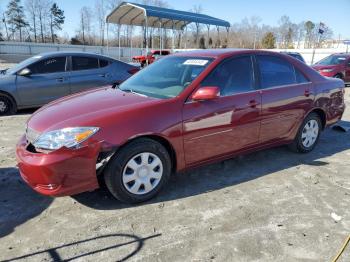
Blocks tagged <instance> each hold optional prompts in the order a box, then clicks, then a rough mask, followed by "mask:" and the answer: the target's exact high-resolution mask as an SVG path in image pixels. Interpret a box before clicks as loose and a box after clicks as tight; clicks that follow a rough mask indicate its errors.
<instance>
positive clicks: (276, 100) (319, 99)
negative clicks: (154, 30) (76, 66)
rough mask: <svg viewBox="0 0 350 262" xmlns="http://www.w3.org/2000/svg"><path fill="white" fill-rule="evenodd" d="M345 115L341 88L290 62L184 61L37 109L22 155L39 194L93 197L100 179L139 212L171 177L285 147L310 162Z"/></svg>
mask: <svg viewBox="0 0 350 262" xmlns="http://www.w3.org/2000/svg"><path fill="white" fill-rule="evenodd" d="M344 109H345V105H344V82H343V81H341V80H339V79H330V78H325V77H323V76H321V75H320V74H318V73H317V72H316V71H315V70H313V69H312V68H310V67H308V66H307V65H305V64H304V63H302V62H300V61H298V60H296V59H294V58H292V57H289V56H286V55H282V54H278V53H275V52H267V51H259V50H230V49H221V50H205V51H203V50H202V51H193V52H184V53H179V54H176V55H171V56H168V57H165V58H163V59H160V60H158V61H157V62H156V63H154V64H152V65H150V66H149V67H147V68H145V69H144V70H142V71H140V72H139V73H137V74H135V75H134V76H132V77H131V78H129V79H128V80H126V81H125V82H123V83H122V84H121V85H120V86H119V87H118V88H116V87H114V88H113V87H104V88H100V89H96V90H93V91H89V92H85V93H80V94H77V95H72V96H70V97H66V98H63V99H60V100H57V101H55V102H52V103H51V104H49V105H47V106H45V107H43V108H41V109H40V110H38V111H37V112H36V113H34V114H33V115H32V116H31V118H30V119H29V120H28V122H27V129H26V134H25V135H24V136H23V137H22V138H21V139H20V141H19V143H18V145H17V149H16V155H17V161H18V167H19V170H20V174H21V176H22V178H23V179H24V180H25V181H26V182H27V183H28V184H29V185H30V186H31V187H32V188H33V189H34V190H36V191H37V192H39V193H42V194H45V195H51V196H66V195H73V194H77V193H80V192H84V191H91V190H94V189H96V188H98V187H99V184H98V182H97V181H98V176H103V178H104V181H105V183H106V185H107V188H108V189H109V191H110V192H111V193H112V194H113V195H114V196H115V197H116V198H117V199H119V200H121V201H124V202H128V203H137V202H142V201H146V200H148V199H150V198H152V197H154V196H155V195H156V194H157V193H158V192H159V191H160V190H161V188H162V187H163V186H164V185H165V184H166V182H167V181H168V179H169V177H170V175H171V173H173V172H177V171H182V170H186V169H188V168H192V167H195V166H200V165H204V164H208V163H211V162H215V161H220V160H224V159H227V158H231V157H233V156H237V155H240V154H246V153H248V152H252V151H256V150H261V149H265V148H270V147H274V146H280V145H285V144H287V145H289V146H290V148H291V149H293V150H294V151H297V152H301V153H307V152H310V151H312V150H313V149H314V147H315V146H316V144H317V142H318V140H319V136H320V133H321V131H322V130H323V129H324V128H326V127H327V126H329V125H331V124H334V123H336V122H337V121H338V120H340V119H341V117H342V115H343V112H344ZM260 164H262V163H260ZM189 186H193V185H189Z"/></svg>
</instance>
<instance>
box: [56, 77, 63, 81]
mask: <svg viewBox="0 0 350 262" xmlns="http://www.w3.org/2000/svg"><path fill="white" fill-rule="evenodd" d="M56 81H57V82H63V81H64V77H59V78H56Z"/></svg>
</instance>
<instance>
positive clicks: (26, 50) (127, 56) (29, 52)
mask: <svg viewBox="0 0 350 262" xmlns="http://www.w3.org/2000/svg"><path fill="white" fill-rule="evenodd" d="M188 50H193V49H175V50H174V51H175V52H182V51H188ZM270 50H271V51H276V52H280V51H289V52H299V53H301V55H302V56H303V57H304V59H305V61H306V63H307V64H311V62H312V57H313V56H314V58H313V62H314V63H315V62H317V61H319V60H321V59H322V58H324V57H326V56H328V55H331V54H334V53H341V52H346V51H347V50H346V47H345V46H341V47H339V48H327V49H316V50H315V53H314V55H313V52H314V50H313V49H270ZM50 51H84V52H91V53H98V54H103V55H108V56H111V57H114V58H116V59H118V58H119V48H118V47H109V48H107V47H102V46H84V45H65V44H40V43H20V42H0V60H3V61H7V62H9V63H18V62H20V61H22V60H24V59H26V58H28V57H30V56H33V55H36V54H39V53H42V52H50ZM142 53H143V49H141V48H129V47H121V48H120V56H121V60H122V61H125V62H131V57H132V56H135V55H141V54H142Z"/></svg>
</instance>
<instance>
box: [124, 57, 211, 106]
mask: <svg viewBox="0 0 350 262" xmlns="http://www.w3.org/2000/svg"><path fill="white" fill-rule="evenodd" d="M212 60H213V59H211V58H198V57H180V56H179V57H176V56H173V57H165V58H162V59H160V60H158V61H157V62H156V63H153V64H152V65H150V66H148V67H146V68H145V69H143V70H141V71H140V72H138V73H137V74H136V75H134V76H133V77H131V78H129V79H128V80H126V81H125V82H124V83H122V84H121V85H120V87H119V88H120V89H121V90H123V91H126V92H135V93H139V94H142V95H146V96H150V97H156V98H163V99H164V98H171V97H175V96H177V95H179V94H180V93H181V92H182V91H183V90H185V88H186V87H187V86H188V85H189V84H191V83H192V81H193V80H194V79H196V78H197V77H198V76H199V74H200V73H202V71H203V70H204V69H205V68H206V67H207V66H208V65H209V64H210V63H211V62H212Z"/></svg>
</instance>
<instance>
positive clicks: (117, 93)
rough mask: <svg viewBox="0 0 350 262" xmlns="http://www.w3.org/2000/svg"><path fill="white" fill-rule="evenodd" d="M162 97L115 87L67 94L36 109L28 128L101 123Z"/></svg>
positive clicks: (42, 130) (53, 127)
mask: <svg viewBox="0 0 350 262" xmlns="http://www.w3.org/2000/svg"><path fill="white" fill-rule="evenodd" d="M157 101H160V99H156V98H151V97H145V96H141V95H138V94H133V93H126V92H123V91H121V90H119V89H114V88H112V87H104V88H99V89H95V90H91V91H87V92H83V93H78V94H75V95H71V96H68V97H64V98H61V99H58V100H55V101H54V102H51V103H49V104H48V105H46V106H44V107H42V108H41V109H39V110H38V111H36V112H35V113H34V114H33V115H32V117H31V118H30V119H29V120H28V122H27V125H28V127H29V128H31V129H33V130H35V131H37V132H44V131H51V130H56V129H60V128H65V127H77V126H101V122H105V119H108V118H109V117H111V119H113V116H114V115H116V114H123V113H125V112H127V111H129V110H138V109H139V108H140V107H143V106H147V105H148V104H153V103H157Z"/></svg>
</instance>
